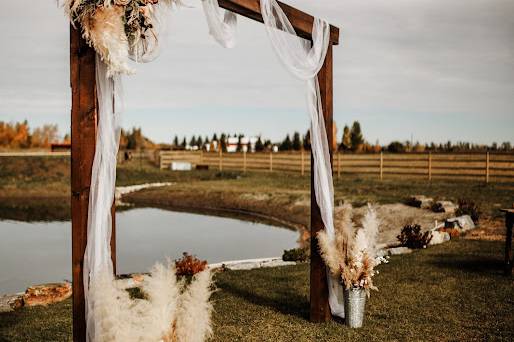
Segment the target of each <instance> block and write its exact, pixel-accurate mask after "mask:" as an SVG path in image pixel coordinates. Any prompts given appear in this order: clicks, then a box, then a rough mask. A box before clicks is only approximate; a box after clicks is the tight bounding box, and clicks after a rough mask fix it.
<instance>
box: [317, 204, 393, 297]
mask: <svg viewBox="0 0 514 342" xmlns="http://www.w3.org/2000/svg"><path fill="white" fill-rule="evenodd" d="M352 211H353V208H352V206H351V205H349V204H345V205H344V206H343V207H342V209H341V214H342V215H341V219H340V220H338V222H337V224H336V225H335V227H334V228H335V238H334V239H331V238H330V237H329V235H328V234H327V232H326V231H324V230H323V231H320V232H319V233H318V241H319V245H320V251H321V256H322V258H323V260H324V261H325V264H326V265H327V266H328V268H329V270H330V273H331V274H332V275H333V276H334V277H338V278H340V279H341V282H342V283H343V285H344V286H345V287H346V288H347V289H350V288H363V289H365V290H366V292H367V293H368V295H369V291H370V290H377V288H376V287H375V286H374V285H373V277H374V276H375V275H376V274H378V270H375V267H376V266H378V265H380V264H381V263H387V259H386V258H384V257H379V256H377V238H378V229H379V222H378V218H377V214H376V211H375V210H374V209H373V208H372V207H371V206H370V205H368V211H367V213H366V215H365V216H364V218H363V220H362V227H360V228H358V229H355V227H354V225H353V222H352Z"/></svg>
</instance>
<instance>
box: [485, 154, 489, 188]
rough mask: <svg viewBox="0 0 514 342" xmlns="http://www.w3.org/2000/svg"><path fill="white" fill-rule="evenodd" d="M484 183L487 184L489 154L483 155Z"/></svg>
mask: <svg viewBox="0 0 514 342" xmlns="http://www.w3.org/2000/svg"><path fill="white" fill-rule="evenodd" d="M485 182H486V183H489V152H487V153H486V155H485Z"/></svg>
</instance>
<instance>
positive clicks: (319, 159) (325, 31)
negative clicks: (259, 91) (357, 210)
mask: <svg viewBox="0 0 514 342" xmlns="http://www.w3.org/2000/svg"><path fill="white" fill-rule="evenodd" d="M261 13H262V17H263V19H264V25H265V26H266V30H267V32H268V37H269V39H270V41H271V45H272V46H273V48H274V50H275V52H276V54H277V56H278V57H279V59H280V61H282V63H283V64H284V66H285V67H286V68H287V70H289V71H290V72H291V73H292V74H293V75H294V76H296V77H297V78H299V79H301V80H303V81H305V82H306V84H307V107H308V112H309V116H310V120H311V149H312V155H313V158H314V188H315V194H316V202H317V203H318V206H319V208H320V212H321V218H322V219H323V224H324V225H325V229H326V230H327V232H328V234H329V236H330V237H331V238H334V235H335V234H334V217H333V214H334V188H333V183H332V168H331V165H330V153H329V146H328V139H327V133H326V127H325V121H324V119H323V107H322V105H321V95H320V89H319V83H318V78H317V74H318V72H319V70H320V69H321V67H322V66H323V62H324V60H325V56H326V54H327V49H328V45H329V37H330V25H329V24H328V23H327V22H326V21H324V20H321V19H318V18H315V19H314V24H313V28H312V43H311V42H310V41H307V40H305V39H302V38H300V37H298V36H297V35H296V32H295V30H294V28H293V25H292V24H291V22H290V21H289V19H288V18H287V16H286V15H285V13H284V12H283V11H282V8H281V7H280V6H279V4H278V2H277V1H275V0H261ZM312 238H315V237H314V236H313V237H312ZM328 285H329V304H330V310H331V312H332V314H333V315H336V316H339V317H344V300H343V289H342V286H341V284H340V282H339V280H338V279H336V278H333V277H331V276H328Z"/></svg>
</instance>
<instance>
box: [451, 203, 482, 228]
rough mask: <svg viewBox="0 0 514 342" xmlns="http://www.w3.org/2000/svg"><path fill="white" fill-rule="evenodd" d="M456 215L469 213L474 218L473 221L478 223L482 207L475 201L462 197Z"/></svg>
mask: <svg viewBox="0 0 514 342" xmlns="http://www.w3.org/2000/svg"><path fill="white" fill-rule="evenodd" d="M455 215H457V216H462V215H469V216H470V217H471V219H472V220H473V223H475V224H477V223H478V220H479V219H480V207H479V206H478V205H477V204H475V202H473V201H469V200H465V199H460V200H459V207H458V208H457V210H456V211H455Z"/></svg>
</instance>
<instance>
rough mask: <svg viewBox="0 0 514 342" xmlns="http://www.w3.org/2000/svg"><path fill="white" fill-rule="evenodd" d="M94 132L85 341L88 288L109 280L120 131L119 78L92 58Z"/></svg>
mask: <svg viewBox="0 0 514 342" xmlns="http://www.w3.org/2000/svg"><path fill="white" fill-rule="evenodd" d="M96 90H97V97H98V131H97V133H96V150H95V158H94V161H93V170H92V174H91V188H90V192H89V211H88V222H87V245H86V252H85V254H84V275H83V277H84V278H83V279H84V294H85V300H86V323H87V330H86V333H87V340H88V341H95V340H96V339H95V331H97V330H98V324H99V316H100V315H97V313H95V310H94V307H95V306H94V298H92V296H89V289H90V286H91V284H92V283H93V282H95V281H96V279H98V278H99V277H102V276H108V277H111V278H112V277H113V265H112V260H111V248H110V241H111V234H112V216H111V207H112V204H113V201H114V190H115V182H116V158H117V155H118V146H119V141H120V132H121V125H120V119H121V110H122V103H123V102H122V99H121V95H122V89H121V80H120V76H113V77H107V65H105V63H103V62H102V60H101V59H100V57H99V56H98V55H97V57H96Z"/></svg>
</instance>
